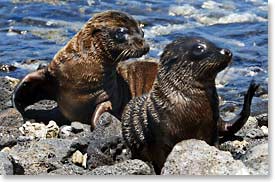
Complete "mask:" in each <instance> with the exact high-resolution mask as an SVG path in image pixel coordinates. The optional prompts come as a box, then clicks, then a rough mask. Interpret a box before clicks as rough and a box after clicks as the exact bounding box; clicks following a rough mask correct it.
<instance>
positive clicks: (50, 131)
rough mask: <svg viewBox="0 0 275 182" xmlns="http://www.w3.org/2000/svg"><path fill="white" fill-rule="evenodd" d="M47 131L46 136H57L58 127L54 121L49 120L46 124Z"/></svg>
mask: <svg viewBox="0 0 275 182" xmlns="http://www.w3.org/2000/svg"><path fill="white" fill-rule="evenodd" d="M46 129H47V133H46V138H57V137H58V134H59V127H58V126H57V124H56V122H55V121H50V122H49V124H48V125H47V126H46Z"/></svg>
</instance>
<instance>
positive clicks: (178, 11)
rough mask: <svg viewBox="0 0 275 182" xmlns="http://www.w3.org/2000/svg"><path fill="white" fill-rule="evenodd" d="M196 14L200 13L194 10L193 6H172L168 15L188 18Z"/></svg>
mask: <svg viewBox="0 0 275 182" xmlns="http://www.w3.org/2000/svg"><path fill="white" fill-rule="evenodd" d="M196 13H198V10H197V9H196V8H194V7H193V6H191V5H184V6H171V7H170V8H169V13H168V14H169V15H170V16H178V15H182V16H188V15H192V14H196Z"/></svg>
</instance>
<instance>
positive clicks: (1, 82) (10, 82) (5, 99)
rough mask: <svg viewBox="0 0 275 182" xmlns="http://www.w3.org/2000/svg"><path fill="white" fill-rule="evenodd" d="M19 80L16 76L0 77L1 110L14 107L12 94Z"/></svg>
mask: <svg viewBox="0 0 275 182" xmlns="http://www.w3.org/2000/svg"><path fill="white" fill-rule="evenodd" d="M18 82H19V80H18V79H16V78H12V77H8V76H5V77H0V93H1V94H0V111H1V110H5V109H7V108H11V107H12V103H11V95H12V92H13V90H14V88H15V86H16V85H17V83H18Z"/></svg>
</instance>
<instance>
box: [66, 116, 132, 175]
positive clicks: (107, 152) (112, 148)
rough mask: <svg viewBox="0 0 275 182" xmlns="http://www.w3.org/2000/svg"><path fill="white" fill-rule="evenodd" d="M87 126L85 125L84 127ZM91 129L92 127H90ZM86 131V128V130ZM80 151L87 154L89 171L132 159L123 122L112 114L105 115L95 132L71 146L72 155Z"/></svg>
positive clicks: (80, 138) (100, 119) (77, 140)
mask: <svg viewBox="0 0 275 182" xmlns="http://www.w3.org/2000/svg"><path fill="white" fill-rule="evenodd" d="M84 126H85V125H84ZM89 129H90V127H89ZM84 131H85V132H81V133H80V134H82V133H88V132H87V131H86V126H85V128H84ZM77 150H79V151H80V152H81V153H82V154H85V153H87V156H88V158H87V169H90V170H91V169H94V168H96V167H98V166H103V165H113V164H115V163H118V162H122V161H125V160H128V159H130V158H131V152H130V149H129V148H128V147H127V146H126V144H125V143H124V140H123V137H122V131H121V122H120V121H119V120H118V119H116V118H115V117H114V116H112V115H111V114H110V113H107V112H105V113H103V114H102V115H101V117H100V118H99V121H98V124H97V126H96V128H95V129H94V131H93V132H89V134H87V135H84V136H83V137H79V138H78V139H76V140H75V142H74V143H73V144H72V145H71V153H72V154H73V153H74V152H75V151H77Z"/></svg>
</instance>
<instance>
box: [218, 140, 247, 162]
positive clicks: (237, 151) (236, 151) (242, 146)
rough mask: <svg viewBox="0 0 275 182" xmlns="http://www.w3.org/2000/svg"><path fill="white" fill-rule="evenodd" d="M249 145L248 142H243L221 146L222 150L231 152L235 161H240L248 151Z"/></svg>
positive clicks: (230, 142) (229, 142)
mask: <svg viewBox="0 0 275 182" xmlns="http://www.w3.org/2000/svg"><path fill="white" fill-rule="evenodd" d="M248 145H249V143H248V142H247V141H246V140H243V141H238V140H234V141H227V142H224V143H222V144H221V145H220V146H219V149H220V150H223V151H229V152H230V153H231V154H232V156H233V157H234V159H240V158H241V157H242V156H243V155H244V154H245V153H246V151H247V149H248Z"/></svg>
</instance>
